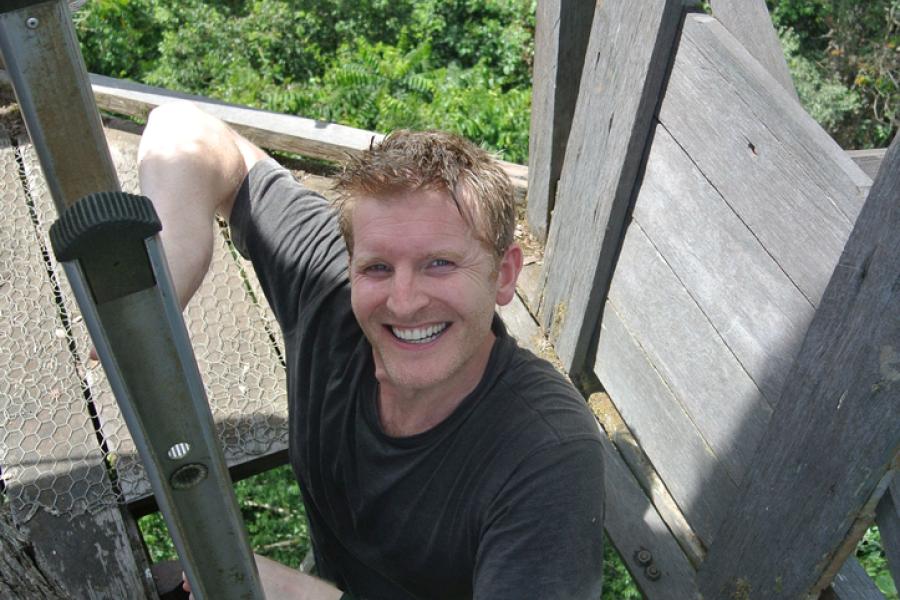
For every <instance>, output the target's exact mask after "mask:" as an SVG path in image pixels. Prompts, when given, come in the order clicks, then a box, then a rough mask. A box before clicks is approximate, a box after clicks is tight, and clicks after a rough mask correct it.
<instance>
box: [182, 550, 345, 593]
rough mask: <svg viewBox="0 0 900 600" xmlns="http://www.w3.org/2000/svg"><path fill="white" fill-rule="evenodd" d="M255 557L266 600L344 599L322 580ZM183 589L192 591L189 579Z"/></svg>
mask: <svg viewBox="0 0 900 600" xmlns="http://www.w3.org/2000/svg"><path fill="white" fill-rule="evenodd" d="M254 556H255V557H256V566H257V568H258V569H259V578H260V580H261V581H262V584H263V593H264V594H265V595H266V600H339V599H340V598H341V597H342V594H341V591H340V590H339V589H337V588H336V587H334V586H333V585H331V584H329V583H327V582H325V581H322V580H321V579H317V578H315V577H313V576H312V575H306V574H305V573H301V572H300V571H297V570H295V569H292V568H290V567H286V566H284V565H283V564H281V563H279V562H276V561H274V560H272V559H270V558H266V557H265V556H260V555H258V554H256V555H254ZM182 589H184V591H186V592H190V591H191V586H190V584H189V583H188V582H187V579H185V580H184V584H183V585H182ZM191 598H193V596H191Z"/></svg>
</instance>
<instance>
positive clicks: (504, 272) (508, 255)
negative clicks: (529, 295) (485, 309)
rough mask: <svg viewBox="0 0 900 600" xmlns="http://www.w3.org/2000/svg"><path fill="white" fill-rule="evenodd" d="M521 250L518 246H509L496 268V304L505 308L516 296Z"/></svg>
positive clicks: (520, 270) (521, 259)
mask: <svg viewBox="0 0 900 600" xmlns="http://www.w3.org/2000/svg"><path fill="white" fill-rule="evenodd" d="M523 260H524V258H523V256H522V249H521V248H519V245H518V244H510V246H509V248H507V249H506V252H504V253H503V258H501V259H500V264H499V265H498V266H497V304H498V305H499V306H506V305H507V304H509V303H510V302H512V299H513V296H515V294H516V281H518V279H519V273H521V272H522V261H523Z"/></svg>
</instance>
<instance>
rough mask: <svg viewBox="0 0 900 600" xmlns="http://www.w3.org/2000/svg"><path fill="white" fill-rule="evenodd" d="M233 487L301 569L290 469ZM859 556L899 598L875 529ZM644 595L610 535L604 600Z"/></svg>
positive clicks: (257, 535)
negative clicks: (629, 572) (617, 551)
mask: <svg viewBox="0 0 900 600" xmlns="http://www.w3.org/2000/svg"><path fill="white" fill-rule="evenodd" d="M234 488H235V494H236V495H237V499H238V504H239V505H240V507H241V514H242V516H243V518H244V523H245V525H246V526H247V532H248V533H249V535H250V544H251V546H252V547H253V550H254V552H256V553H257V554H262V555H263V556H268V557H269V558H272V559H274V560H277V561H279V562H281V563H283V564H286V565H288V566H291V567H294V568H296V567H299V566H300V563H301V562H302V561H303V558H304V557H305V556H306V553H307V552H308V551H309V531H308V530H307V524H306V514H305V512H304V510H303V503H302V501H301V499H300V490H299V488H298V487H297V482H296V480H295V479H294V475H293V473H292V472H291V470H290V468H289V467H287V466H283V467H279V468H277V469H272V470H271V471H266V472H263V473H260V474H258V475H254V476H253V477H249V478H247V479H244V480H242V481H239V482H237V483H236V484H235V486H234ZM138 525H139V526H140V528H141V532H142V533H143V535H144V541H145V542H146V543H147V548H148V550H149V552H150V558H151V560H152V561H153V562H157V561H161V560H170V559H174V558H176V553H175V548H174V546H173V544H172V540H171V538H170V537H169V533H168V531H167V530H166V525H165V522H164V521H163V519H162V516H161V515H160V514H159V513H155V514H152V515H148V516H146V517H144V518H142V519H140V521H139V522H138ZM856 557H857V558H858V559H859V561H860V563H862V565H863V567H864V568H865V569H866V572H867V573H868V574H869V575H870V576H871V577H872V579H873V580H874V581H875V583H876V585H878V587H879V588H880V589H881V591H882V592H883V593H884V595H885V596H886V598H887V600H900V599H898V597H897V588H896V586H895V584H894V582H893V580H892V579H891V575H890V571H889V570H888V566H887V560H886V559H885V555H884V550H883V548H882V547H881V536H880V535H879V532H878V529H877V528H876V527H872V528H870V529H869V530H868V531H867V532H866V535H865V536H864V537H863V539H862V540H861V541H860V543H859V546H858V547H857V550H856ZM640 598H642V595H641V593H640V592H639V591H638V589H637V586H636V585H635V584H634V581H633V580H632V578H631V576H630V575H629V574H628V570H627V569H626V568H625V565H624V563H623V562H622V559H621V558H620V557H619V555H618V554H617V553H616V551H615V549H614V548H613V546H612V544H611V543H610V542H609V540H608V539H607V540H606V545H605V548H604V561H603V598H602V600H640Z"/></svg>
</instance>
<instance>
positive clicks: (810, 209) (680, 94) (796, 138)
mask: <svg viewBox="0 0 900 600" xmlns="http://www.w3.org/2000/svg"><path fill="white" fill-rule="evenodd" d="M659 120H660V122H661V123H662V124H663V126H664V127H665V128H666V130H668V131H669V133H671V134H672V137H674V138H675V140H676V141H677V142H678V144H679V145H680V146H681V147H682V148H684V150H685V152H687V154H688V155H690V157H691V159H692V160H693V161H694V162H695V163H696V164H697V167H698V168H699V169H700V171H702V172H703V174H704V175H705V176H706V177H707V179H708V180H709V182H710V183H711V184H712V186H713V187H715V189H716V190H717V191H718V192H719V193H720V194H721V195H722V197H723V198H724V199H725V201H726V202H727V203H728V204H729V206H731V208H732V209H733V210H734V212H735V213H736V214H737V215H738V216H739V217H740V218H741V220H742V221H743V222H744V223H745V224H746V225H747V227H748V228H749V229H750V231H752V232H753V235H754V236H756V237H757V238H758V239H759V241H760V243H762V245H763V246H765V248H766V250H767V251H768V252H769V253H770V254H771V255H772V257H773V258H774V259H775V261H776V262H777V263H778V264H779V265H780V266H781V268H782V270H783V271H784V272H785V274H786V275H787V276H788V277H789V278H790V279H791V280H792V281H793V282H794V283H795V284H796V285H797V286H798V287H799V288H800V289H801V291H803V293H804V295H805V296H806V297H807V298H808V299H809V301H810V302H811V303H812V304H814V305H815V304H817V303H818V301H819V298H820V297H821V293H822V291H823V290H824V289H825V286H826V284H827V283H828V280H829V277H830V276H831V272H832V270H833V268H834V266H835V264H836V263H837V259H838V257H839V256H840V252H841V249H842V248H843V245H844V241H845V240H846V239H847V236H848V235H849V232H850V227H851V223H852V222H853V221H854V220H855V217H856V214H857V213H858V211H859V208H860V207H861V206H862V201H863V198H864V197H865V196H864V194H865V192H866V190H867V189H868V186H869V185H870V180H869V178H868V177H867V176H866V174H865V173H863V172H862V171H861V170H860V169H859V167H857V166H856V164H855V163H854V162H853V161H852V160H851V159H850V158H849V157H848V156H847V155H846V153H845V152H844V151H843V150H842V149H841V148H840V147H838V146H837V144H836V143H835V142H834V141H833V140H832V139H831V138H829V137H828V135H827V134H826V133H825V132H824V131H823V130H822V129H821V127H819V125H818V124H816V123H815V122H814V121H813V120H812V118H811V117H810V116H809V115H807V114H806V112H804V111H803V109H802V108H801V107H800V106H799V105H798V104H797V103H796V102H795V101H793V99H791V98H790V97H789V96H788V95H787V94H786V93H785V92H784V91H783V90H782V89H781V88H780V86H778V85H777V83H775V81H774V80H773V79H772V78H771V76H770V75H769V74H768V72H766V71H765V70H764V69H763V68H762V67H761V66H760V65H759V63H757V62H756V61H755V60H754V59H753V58H752V57H751V56H750V55H749V54H748V53H747V51H746V50H745V49H744V48H743V46H741V45H740V43H738V41H737V40H735V39H734V37H733V36H732V35H731V34H729V33H728V32H727V31H726V30H725V29H724V28H723V27H722V25H721V24H719V23H718V22H717V21H716V20H715V19H713V18H712V17H708V16H705V15H688V17H687V18H686V19H685V25H684V33H683V36H682V41H681V45H680V47H679V50H678V55H677V57H676V62H675V66H674V67H673V70H672V76H671V78H670V80H669V84H668V87H667V90H666V97H665V100H664V102H663V103H662V106H661V108H660V114H659Z"/></svg>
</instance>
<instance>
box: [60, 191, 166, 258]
mask: <svg viewBox="0 0 900 600" xmlns="http://www.w3.org/2000/svg"><path fill="white" fill-rule="evenodd" d="M161 229H162V224H161V223H160V221H159V217H157V216H156V210H155V209H154V208H153V204H152V203H151V202H150V199H149V198H147V197H146V196H136V195H134V194H127V193H125V192H100V193H97V194H90V195H88V196H85V197H84V198H82V199H81V200H79V201H78V202H76V203H75V204H73V205H72V206H70V207H69V208H67V209H66V211H65V212H64V213H63V214H62V216H61V217H60V218H59V219H57V221H56V222H55V223H54V224H53V225H52V226H51V227H50V243H51V245H52V246H53V253H54V254H55V255H56V259H57V260H58V261H60V262H66V261H70V260H75V259H77V258H81V257H82V255H84V254H85V253H89V252H91V250H92V249H94V248H96V246H97V245H98V244H102V245H110V243H111V242H112V243H113V244H121V243H126V244H127V243H128V242H132V241H140V240H144V239H146V238H148V237H152V236H154V235H156V234H157V233H158V232H159V231H160V230H161Z"/></svg>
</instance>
